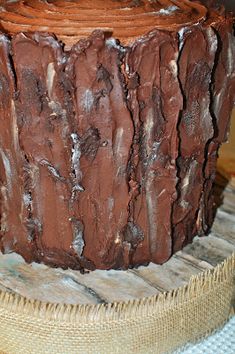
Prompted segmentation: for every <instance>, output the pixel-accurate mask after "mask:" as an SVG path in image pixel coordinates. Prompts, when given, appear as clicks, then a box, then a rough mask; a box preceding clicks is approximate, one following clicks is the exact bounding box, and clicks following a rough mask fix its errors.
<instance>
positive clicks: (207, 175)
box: [0, 0, 235, 270]
mask: <svg viewBox="0 0 235 354" xmlns="http://www.w3.org/2000/svg"><path fill="white" fill-rule="evenodd" d="M162 3H164V4H165V5H164V6H162V7H160V1H159V2H158V1H152V2H149V1H102V2H101V1H98V0H97V1H95V2H94V1H92V2H91V1H85V2H83V1H79V2H77V3H76V6H75V2H67V3H66V6H65V2H62V1H55V2H53V5H52V4H49V2H43V1H36V0H35V1H18V2H9V1H8V2H7V1H5V2H2V6H3V8H4V9H5V10H4V11H2V12H1V14H0V18H1V26H2V28H3V29H4V32H9V33H10V36H9V35H8V36H7V34H2V35H1V37H0V58H1V61H0V73H1V76H0V84H1V85H0V120H1V127H2V129H1V132H0V182H1V202H0V207H1V234H0V246H1V250H2V251H3V252H13V251H16V252H18V253H20V254H21V255H23V256H24V258H25V259H26V260H27V261H28V262H31V261H37V262H44V263H46V264H49V265H52V266H61V267H63V268H67V267H70V268H74V269H81V270H82V269H90V270H93V269H95V268H99V269H110V268H128V267H132V266H136V265H140V264H145V263H148V262H150V261H153V262H156V263H163V262H165V261H166V260H167V259H169V257H170V256H171V255H172V253H173V252H175V251H176V250H179V249H181V248H182V247H183V246H184V245H186V244H187V243H188V242H191V241H192V238H193V237H194V236H195V235H198V234H199V235H200V234H203V233H205V232H208V230H209V229H210V227H211V224H212V221H213V214H212V207H211V206H212V204H213V198H212V196H211V190H212V184H213V181H214V177H215V170H216V158H217V152H218V148H219V146H220V144H221V143H222V142H224V141H226V139H227V132H228V126H229V117H230V113H231V109H232V107H233V104H234V97H235V62H234V58H235V40H234V36H233V34H232V19H231V18H230V17H227V18H226V17H225V16H223V15H221V14H219V13H217V12H215V11H213V12H212V13H210V12H207V10H206V8H205V7H203V6H202V5H198V4H196V3H192V2H189V1H178V2H176V1H174V4H175V3H177V7H178V8H179V9H180V10H178V9H175V8H174V7H173V8H172V6H176V5H173V2H170V1H165V2H162ZM83 4H85V5H86V9H85V10H83V7H82V5H83ZM93 4H95V5H96V11H94V9H93V11H92V6H94V5H93ZM78 5H79V6H80V5H81V7H79V6H78ZM85 5H84V6H85ZM127 5H128V7H127ZM111 7H112V9H111ZM170 7H171V8H170ZM48 8H52V9H53V13H50V12H49V13H48ZM55 8H56V9H57V12H55V11H54V9H55ZM104 8H106V9H107V12H108V14H109V16H107V23H105V24H104V25H103V26H104V27H103V30H96V31H94V32H92V30H93V29H94V28H95V27H96V26H97V27H99V24H100V22H99V21H103V20H102V16H101V15H102V13H103V12H104ZM124 8H128V9H129V10H125V11H128V13H130V14H131V15H129V16H130V18H131V23H133V26H132V27H131V29H130V30H129V28H127V29H125V30H124V24H125V23H126V25H127V26H128V24H129V22H128V20H127V18H126V17H125V16H124V17H123V19H122V18H121V19H120V18H119V19H120V22H119V20H118V21H117V22H115V17H116V16H117V14H119V15H120V13H123V11H124V10H121V9H124ZM46 9H47V11H46ZM99 9H100V10H99ZM148 9H150V10H151V9H154V11H155V12H156V13H157V15H156V17H153V12H151V11H150V12H151V14H150V15H146V13H147V11H148ZM98 10H99V11H100V12H99V11H98ZM83 11H84V13H83ZM125 11H124V12H125ZM88 12H89V14H90V15H89V21H90V22H89V23H90V27H89V26H88V25H87V20H86V21H85V20H84V19H85V18H87V14H88ZM159 12H160V14H159ZM56 13H57V16H56V17H55V19H54V20H52V17H53V16H55V14H56ZM60 13H61V14H62V15H60ZM43 14H44V18H45V24H44V23H41V24H40V26H39V25H38V24H37V20H36V18H39V19H40V18H41V17H42V16H43ZM78 14H81V16H79V21H81V23H80V22H79V21H78V20H76V21H77V25H76V26H75V27H73V26H74V25H73V23H72V22H71V21H72V20H71V18H74V17H75V18H77V17H78ZM82 14H83V15H84V19H83V20H82V18H83V15H82ZM97 14H99V17H98V18H97ZM111 15H112V16H111ZM73 16H74V17H73ZM90 16H91V20H90ZM100 16H101V17H100ZM62 17H63V19H62ZM68 19H69V20H68ZM105 19H106V17H105ZM154 19H155V20H154ZM26 20H27V21H28V22H26ZM58 20H60V21H58ZM122 20H123V22H122ZM40 21H41V19H40ZM63 21H64V22H63ZM66 21H67V22H66ZM82 21H83V22H82ZM154 21H155V22H154ZM26 23H27V25H26V27H24V26H25V24H26ZM66 23H67V24H68V25H67V27H66ZM111 23H112V27H111V25H110V24H111ZM62 24H63V26H62ZM137 24H140V25H139V26H137ZM44 25H45V26H46V28H43V27H42V26H44ZM86 26H87V27H86ZM164 26H165V27H164ZM57 27H58V28H57ZM88 27H89V28H88ZM153 27H155V28H154V29H152V30H151V31H150V32H149V29H150V28H153ZM48 28H49V29H50V31H52V32H55V33H56V34H57V35H58V37H59V38H60V39H64V38H65V39H66V44H67V46H66V48H65V49H64V47H63V45H62V44H61V42H60V41H59V40H58V39H57V38H56V37H55V36H54V35H51V34H48V33H46V32H45V33H43V32H42V31H43V30H45V31H47V30H48ZM163 28H164V29H165V31H163V30H162V29H163ZM71 29H72V30H73V32H71V38H69V39H68V32H66V31H69V30H71ZM104 29H106V30H104ZM22 30H27V33H26V32H25V33H21V31H22ZM35 30H40V31H41V32H34V31H35ZM56 30H58V32H56ZM29 31H32V33H30V32H29ZM60 31H61V32H62V35H61V36H60ZM112 31H113V34H114V35H116V36H118V37H119V38H120V39H121V43H120V42H119V41H117V40H116V39H114V38H112V37H111V33H107V32H112ZM18 32H19V33H18ZM91 32H92V33H91ZM118 34H119V35H118ZM125 34H127V36H126V35H125ZM84 35H88V37H86V38H84V39H80V40H79V41H77V40H78V39H79V38H80V37H81V36H84ZM140 35H141V37H139V36H140ZM134 38H135V39H134ZM73 43H75V44H73ZM124 43H129V45H124ZM72 44H73V45H72ZM71 45H72V47H71V48H70V46H71ZM69 48H70V49H69Z"/></svg>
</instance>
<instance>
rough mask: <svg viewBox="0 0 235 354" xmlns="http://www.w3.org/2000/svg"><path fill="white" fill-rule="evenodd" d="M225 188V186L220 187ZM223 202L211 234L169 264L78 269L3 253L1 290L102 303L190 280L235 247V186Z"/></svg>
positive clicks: (56, 300)
mask: <svg viewBox="0 0 235 354" xmlns="http://www.w3.org/2000/svg"><path fill="white" fill-rule="evenodd" d="M217 191H218V192H221V190H220V188H217ZM223 199H224V200H223V204H222V205H221V206H220V208H219V209H218V211H217V216H216V220H215V223H214V226H213V229H212V232H211V234H210V235H209V236H208V237H202V238H195V240H194V242H193V244H191V245H189V246H187V247H185V249H184V250H183V251H180V252H178V253H177V254H176V255H174V256H173V257H172V258H171V259H170V260H169V261H168V262H167V263H165V264H164V265H162V266H160V265H155V264H150V265H149V266H148V267H140V268H139V269H134V270H128V271H100V270H97V271H94V272H91V273H88V274H80V272H77V271H71V270H66V271H65V270H62V269H50V268H48V267H47V266H45V265H39V264H35V263H34V264H32V265H29V264H26V263H25V262H24V261H23V259H22V258H21V257H20V256H18V255H16V254H10V255H2V254H0V290H4V291H10V292H15V293H18V294H20V295H23V296H26V297H27V298H30V299H38V300H41V301H45V302H52V303H67V304H78V303H79V304H98V303H108V302H117V301H127V300H130V299H135V298H143V297H146V296H151V295H155V294H158V293H160V292H165V291H168V290H171V289H175V288H178V287H180V286H182V285H185V284H187V282H188V281H189V279H190V277H191V276H192V275H197V274H199V273H200V272H202V271H204V270H207V269H211V268H213V267H215V266H216V265H217V264H219V263H221V262H222V261H223V260H224V259H226V258H227V257H229V256H230V255H232V253H233V252H235V190H234V189H233V188H232V187H231V186H227V188H226V189H225V190H224V192H223Z"/></svg>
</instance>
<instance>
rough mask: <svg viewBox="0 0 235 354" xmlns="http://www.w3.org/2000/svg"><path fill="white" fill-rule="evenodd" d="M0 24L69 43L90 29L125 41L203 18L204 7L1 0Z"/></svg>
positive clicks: (133, 0)
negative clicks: (53, 36)
mask: <svg viewBox="0 0 235 354" xmlns="http://www.w3.org/2000/svg"><path fill="white" fill-rule="evenodd" d="M1 3H2V7H3V12H2V13H1V24H2V27H3V28H4V29H5V30H6V31H8V32H9V33H12V34H13V33H18V32H21V31H22V32H25V31H26V32H28V31H43V32H45V31H47V32H51V33H54V34H55V35H57V37H58V38H59V39H61V40H62V41H63V42H64V43H66V45H67V46H71V45H73V44H75V43H77V41H78V40H79V39H81V38H83V37H86V36H89V35H90V34H91V33H92V31H93V30H96V29H102V30H103V31H104V32H106V33H112V36H113V37H115V38H118V39H119V40H121V41H122V44H127V43H129V42H130V41H133V40H134V39H136V37H138V36H142V35H143V34H145V33H147V32H149V31H151V30H152V29H153V28H158V29H164V30H167V29H170V30H174V29H175V30H177V29H179V28H180V27H182V25H184V26H185V25H187V24H188V25H192V24H193V23H198V22H200V21H202V20H204V19H205V16H206V9H205V7H203V6H202V5H200V4H198V3H192V2H190V1H188V0H183V1H182V0H180V1H179V0H177V1H169V0H160V1H156V0H152V1H149V0H105V1H104V0H79V1H76V0H74V1H61V0H55V1H54V0H53V1H40V0H33V1H32V0H24V1H23V0H21V1H13V2H12V1H1Z"/></svg>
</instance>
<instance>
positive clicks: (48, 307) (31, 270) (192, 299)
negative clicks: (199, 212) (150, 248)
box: [0, 185, 235, 354]
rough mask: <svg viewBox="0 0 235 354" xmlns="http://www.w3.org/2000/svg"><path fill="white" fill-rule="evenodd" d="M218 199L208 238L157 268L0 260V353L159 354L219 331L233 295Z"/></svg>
mask: <svg viewBox="0 0 235 354" xmlns="http://www.w3.org/2000/svg"><path fill="white" fill-rule="evenodd" d="M221 191H222V189H221V188H220V187H217V192H218V193H217V195H218V198H221ZM223 199H224V200H223V204H222V205H221V206H220V208H219V209H218V211H217V217H216V220H215V223H214V226H213V230H212V232H211V234H210V235H209V236H208V237H202V238H200V239H199V238H197V239H195V240H194V242H193V243H192V244H191V245H189V246H187V247H186V248H185V249H184V250H183V251H180V252H178V253H177V254H176V255H174V256H173V258H172V259H171V260H170V261H168V262H167V263H166V264H164V265H162V266H158V265H154V264H150V265H149V266H147V267H140V268H138V269H133V270H128V271H108V272H107V271H99V270H97V271H95V272H91V273H88V274H85V275H82V274H80V272H76V271H72V270H66V271H65V270H62V269H50V268H48V267H46V266H44V265H38V264H32V265H28V264H26V263H25V262H24V261H23V260H22V258H21V257H20V256H17V255H15V254H12V255H5V256H3V255H1V256H0V287H1V291H2V292H0V319H1V321H0V352H1V350H2V351H3V353H7V354H11V353H20V352H30V353H37V354H38V353H47V352H49V349H48V348H50V353H64V352H69V353H84V352H86V353H106V352H109V353H122V349H123V347H124V346H125V347H126V348H127V352H130V353H138V354H139V353H165V352H168V351H170V350H174V349H176V348H177V347H180V346H182V345H184V344H186V343H187V342H194V341H196V340H198V339H200V338H202V337H204V336H206V335H207V334H209V333H211V332H212V331H214V330H215V329H216V328H219V327H220V326H222V325H223V323H224V322H225V321H226V320H227V319H228V318H229V316H230V314H231V310H232V306H233V301H234V290H235V284H234V273H235V258H234V256H232V254H233V253H235V230H234V225H235V213H234V210H235V190H234V189H233V188H232V187H231V186H230V185H229V186H227V188H226V189H225V191H224V192H223ZM218 200H219V199H218ZM26 298H27V299H26ZM35 300H36V301H35ZM29 334H30V340H28V338H29ZM85 348H86V351H84V350H85Z"/></svg>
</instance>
